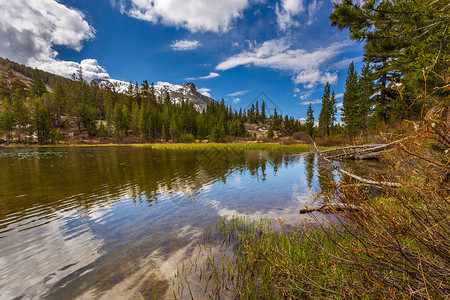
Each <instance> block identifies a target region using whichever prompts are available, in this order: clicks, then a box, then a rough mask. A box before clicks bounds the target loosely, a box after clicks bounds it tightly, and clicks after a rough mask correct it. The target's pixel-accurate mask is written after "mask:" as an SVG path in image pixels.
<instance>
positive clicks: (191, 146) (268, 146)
mask: <svg viewBox="0 0 450 300" xmlns="http://www.w3.org/2000/svg"><path fill="white" fill-rule="evenodd" d="M5 147H8V148H21V147H28V148H66V147H139V148H152V149H180V150H209V149H239V150H272V151H288V152H309V151H314V147H312V146H310V145H304V144H295V145H281V144H277V143H162V144H159V143H155V144H117V143H111V144H67V143H61V144H52V145H38V144H33V145H7V146H5ZM319 148H320V149H321V150H324V149H328V148H330V147H319Z"/></svg>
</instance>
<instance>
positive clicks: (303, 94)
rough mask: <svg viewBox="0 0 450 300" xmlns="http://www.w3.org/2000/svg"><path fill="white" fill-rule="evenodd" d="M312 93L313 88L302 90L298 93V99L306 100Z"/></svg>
mask: <svg viewBox="0 0 450 300" xmlns="http://www.w3.org/2000/svg"><path fill="white" fill-rule="evenodd" d="M313 93H314V90H309V91H306V92H302V93H300V94H299V95H298V97H299V98H300V100H303V101H304V100H306V99H308V98H309V97H310V96H311V95H312V94H313Z"/></svg>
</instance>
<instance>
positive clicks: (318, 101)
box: [300, 99, 322, 105]
mask: <svg viewBox="0 0 450 300" xmlns="http://www.w3.org/2000/svg"><path fill="white" fill-rule="evenodd" d="M319 103H322V99H316V100H312V101H303V102H300V104H301V105H310V104H312V105H314V104H319Z"/></svg>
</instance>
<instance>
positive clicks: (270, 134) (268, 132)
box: [263, 102, 275, 139]
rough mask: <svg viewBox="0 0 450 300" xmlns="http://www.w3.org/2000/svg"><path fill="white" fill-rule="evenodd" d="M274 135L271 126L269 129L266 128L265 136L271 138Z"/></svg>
mask: <svg viewBox="0 0 450 300" xmlns="http://www.w3.org/2000/svg"><path fill="white" fill-rule="evenodd" d="M263 103H264V102H263ZM274 136H275V134H274V133H273V128H272V126H270V127H269V129H268V130H267V138H268V139H273V137H274Z"/></svg>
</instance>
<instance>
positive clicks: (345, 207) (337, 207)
mask: <svg viewBox="0 0 450 300" xmlns="http://www.w3.org/2000/svg"><path fill="white" fill-rule="evenodd" d="M361 210H362V207H360V206H356V205H353V204H343V203H333V204H324V205H322V206H319V207H315V208H304V209H300V214H307V213H312V212H316V211H317V212H320V213H323V214H334V213H337V212H360V211H361Z"/></svg>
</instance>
